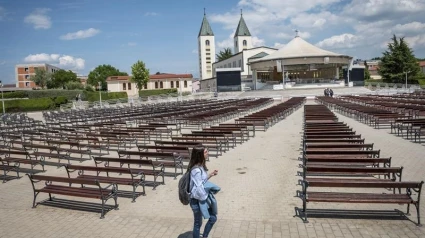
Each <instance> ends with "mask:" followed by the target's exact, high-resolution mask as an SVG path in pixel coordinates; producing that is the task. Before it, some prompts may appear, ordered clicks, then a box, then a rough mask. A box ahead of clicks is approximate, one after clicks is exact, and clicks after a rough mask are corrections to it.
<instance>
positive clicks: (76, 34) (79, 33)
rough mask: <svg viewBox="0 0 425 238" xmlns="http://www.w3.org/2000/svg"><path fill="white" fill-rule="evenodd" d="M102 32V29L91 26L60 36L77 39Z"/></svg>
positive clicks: (65, 38) (62, 38)
mask: <svg viewBox="0 0 425 238" xmlns="http://www.w3.org/2000/svg"><path fill="white" fill-rule="evenodd" d="M99 33H100V30H98V29H94V28H89V29H86V30H80V31H77V32H70V33H67V34H65V35H62V36H61V37H60V39H61V40H77V39H85V38H90V37H93V36H95V35H97V34H99Z"/></svg>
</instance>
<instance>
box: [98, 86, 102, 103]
mask: <svg viewBox="0 0 425 238" xmlns="http://www.w3.org/2000/svg"><path fill="white" fill-rule="evenodd" d="M98 84H99V104H100V108H102V91H101V90H102V83H101V82H98Z"/></svg>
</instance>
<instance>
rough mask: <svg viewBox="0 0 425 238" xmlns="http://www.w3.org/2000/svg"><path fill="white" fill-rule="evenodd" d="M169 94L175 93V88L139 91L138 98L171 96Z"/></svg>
mask: <svg viewBox="0 0 425 238" xmlns="http://www.w3.org/2000/svg"><path fill="white" fill-rule="evenodd" d="M171 93H177V88H171V89H152V90H141V91H139V96H140V97H147V96H154V95H161V94H171Z"/></svg>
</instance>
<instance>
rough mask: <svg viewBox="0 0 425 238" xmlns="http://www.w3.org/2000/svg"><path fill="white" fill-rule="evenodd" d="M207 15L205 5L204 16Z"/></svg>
mask: <svg viewBox="0 0 425 238" xmlns="http://www.w3.org/2000/svg"><path fill="white" fill-rule="evenodd" d="M205 15H207V13H206V12H205V7H204V16H205Z"/></svg>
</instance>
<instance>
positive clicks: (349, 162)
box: [300, 157, 391, 167]
mask: <svg viewBox="0 0 425 238" xmlns="http://www.w3.org/2000/svg"><path fill="white" fill-rule="evenodd" d="M300 159H301V160H302V161H303V165H305V166H309V165H322V166H364V167H365V166H372V167H391V157H390V158H350V157H345V158H344V157H342V158H338V157H335V158H323V157H316V158H315V157H311V158H305V159H304V160H303V159H302V158H300Z"/></svg>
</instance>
